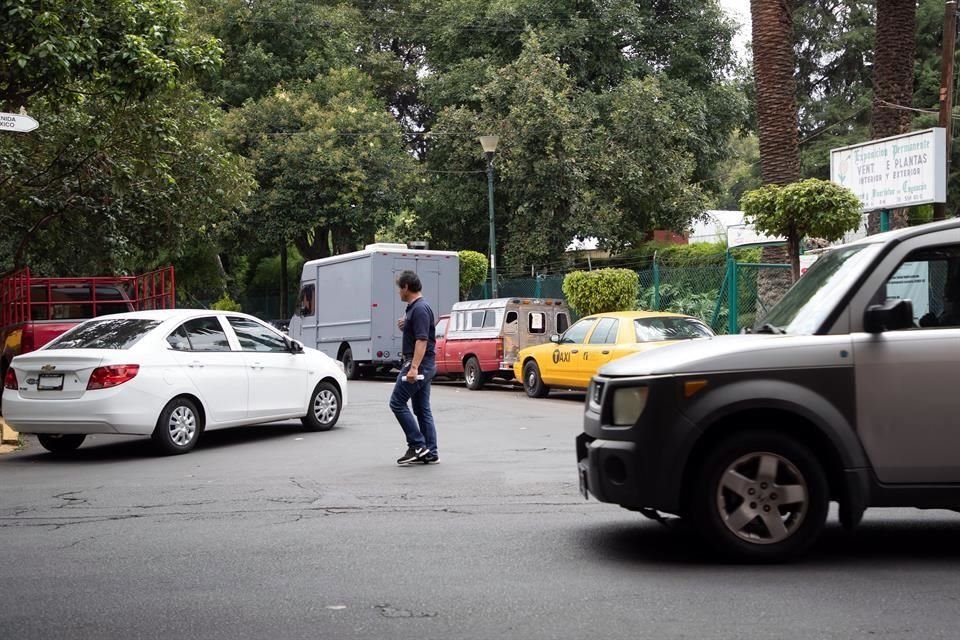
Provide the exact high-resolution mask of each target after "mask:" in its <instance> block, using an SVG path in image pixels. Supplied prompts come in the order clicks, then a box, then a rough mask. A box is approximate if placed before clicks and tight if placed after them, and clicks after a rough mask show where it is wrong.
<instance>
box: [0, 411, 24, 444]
mask: <svg viewBox="0 0 960 640" xmlns="http://www.w3.org/2000/svg"><path fill="white" fill-rule="evenodd" d="M19 442H20V440H19V434H18V433H17V432H16V431H14V430H13V428H12V427H10V426H9V425H8V424H7V422H6V421H5V420H4V419H3V418H0V445H3V444H13V445H15V444H18V443H19Z"/></svg>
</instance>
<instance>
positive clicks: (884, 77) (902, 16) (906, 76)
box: [867, 0, 917, 233]
mask: <svg viewBox="0 0 960 640" xmlns="http://www.w3.org/2000/svg"><path fill="white" fill-rule="evenodd" d="M916 31H917V6H916V0H877V35H876V40H875V44H874V64H873V108H872V110H871V114H870V137H871V138H873V139H877V138H887V137H889V136H895V135H898V134H901V133H907V132H909V131H910V125H911V120H912V112H910V111H908V110H907V109H900V108H897V106H900V107H910V106H911V105H912V104H913V63H914V51H915V49H916V36H917V34H916ZM907 224H908V217H907V209H894V210H892V211H891V212H890V228H891V229H900V228H903V227H906V226H907ZM879 230H880V212H878V211H874V212H871V213H870V218H869V219H868V221H867V233H876V232H878V231H879Z"/></svg>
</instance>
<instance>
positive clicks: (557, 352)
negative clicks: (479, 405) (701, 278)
mask: <svg viewBox="0 0 960 640" xmlns="http://www.w3.org/2000/svg"><path fill="white" fill-rule="evenodd" d="M713 335H714V333H713V331H712V330H711V329H710V327H708V326H707V325H706V324H704V323H703V322H701V321H700V320H697V319H696V318H691V317H690V316H685V315H681V314H677V313H665V312H660V311H617V312H612V313H598V314H596V315H592V316H587V317H585V318H582V319H581V320H579V321H578V322H577V323H576V324H574V325H573V326H572V327H570V328H569V329H567V330H566V331H564V332H563V335H559V336H556V335H555V336H551V338H550V342H549V343H546V344H541V345H537V346H534V347H528V348H526V349H522V350H521V351H520V353H519V354H517V360H516V362H515V363H514V365H513V371H514V374H515V375H516V376H517V379H518V380H523V388H524V390H525V391H526V392H527V395H528V396H530V397H531V398H543V397H544V396H546V395H547V394H548V393H549V392H550V387H559V388H564V389H586V388H587V386H589V384H590V379H591V378H593V376H594V374H595V373H596V372H597V370H598V369H599V368H600V367H602V366H603V365H605V364H607V363H608V362H610V361H611V360H616V359H617V358H622V357H624V356H629V355H631V354H634V353H639V352H641V351H648V350H650V349H656V348H658V347H663V346H666V345H668V344H672V343H674V342H676V341H677V340H693V339H696V338H709V337H712V336H713Z"/></svg>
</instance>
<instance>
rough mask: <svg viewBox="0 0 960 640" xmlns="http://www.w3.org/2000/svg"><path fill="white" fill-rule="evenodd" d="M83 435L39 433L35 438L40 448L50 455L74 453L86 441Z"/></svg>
mask: <svg viewBox="0 0 960 640" xmlns="http://www.w3.org/2000/svg"><path fill="white" fill-rule="evenodd" d="M86 437H87V436H86V434H83V433H66V434H59V433H41V434H39V435H38V436H37V439H38V440H39V441H40V446H41V447H43V448H44V449H46V450H47V451H49V452H50V453H66V452H68V451H75V450H76V449H77V447H79V446H80V445H81V444H83V441H84V440H85V439H86Z"/></svg>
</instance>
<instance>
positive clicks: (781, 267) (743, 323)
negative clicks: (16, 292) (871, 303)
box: [196, 260, 790, 333]
mask: <svg viewBox="0 0 960 640" xmlns="http://www.w3.org/2000/svg"><path fill="white" fill-rule="evenodd" d="M637 275H638V276H639V279H640V286H639V289H638V291H637V307H636V308H638V309H644V310H649V311H670V312H673V313H683V314H686V315H690V316H693V317H695V318H700V319H701V320H703V321H704V322H705V323H707V324H708V325H710V326H711V327H712V328H713V330H714V331H716V332H717V333H737V332H739V331H740V330H741V329H743V328H744V327H749V326H753V324H754V323H755V321H756V320H757V319H759V318H762V317H763V316H764V315H765V314H766V312H767V311H768V310H769V309H770V308H771V307H772V306H773V305H774V304H776V302H777V301H779V300H780V298H781V297H782V296H783V294H784V293H785V292H786V290H787V289H788V288H789V287H790V265H785V264H754V263H746V264H745V263H736V262H734V261H733V260H728V261H727V262H726V263H725V264H712V265H700V266H688V265H684V266H677V265H669V264H657V263H654V264H652V265H651V266H650V267H648V268H646V269H641V270H638V271H637ZM564 277H565V274H553V275H542V276H537V277H532V278H531V277H525V278H511V279H504V280H501V281H500V282H499V283H498V287H497V295H498V296H500V297H504V298H507V297H509V298H514V297H516V298H560V299H563V298H565V296H564V295H563V279H564ZM731 291H735V292H736V294H735V295H731ZM490 297H491V296H490V283H489V282H487V283H484V284H483V285H481V286H478V287H475V288H474V289H473V290H471V291H470V292H469V293H468V295H467V296H466V299H467V300H483V299H487V298H490ZM196 302H203V303H204V304H202V306H206V307H208V306H209V305H210V304H212V303H213V301H212V300H211V301H196ZM237 302H239V303H240V306H241V308H242V309H243V311H244V312H245V313H249V314H251V315H254V316H257V317H259V318H261V319H263V320H267V321H271V322H273V321H286V320H288V319H289V318H290V316H291V314H292V313H293V311H294V309H293V305H295V303H296V291H295V290H294V291H291V292H290V294H289V297H288V306H289V308H288V309H286V310H283V309H282V308H281V304H280V294H279V292H276V291H273V292H271V291H265V290H250V291H246V292H244V293H243V295H241V296H240V297H239V299H238V300H237Z"/></svg>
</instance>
